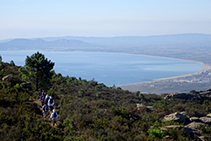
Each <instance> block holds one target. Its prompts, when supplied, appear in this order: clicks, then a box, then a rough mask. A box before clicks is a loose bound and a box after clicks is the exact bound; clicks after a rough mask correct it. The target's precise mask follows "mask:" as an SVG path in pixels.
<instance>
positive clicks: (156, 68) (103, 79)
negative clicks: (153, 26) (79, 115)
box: [0, 51, 203, 86]
mask: <svg viewBox="0 0 211 141" xmlns="http://www.w3.org/2000/svg"><path fill="white" fill-rule="evenodd" d="M34 53H36V51H1V53H0V55H1V56H2V58H3V62H8V63H9V62H10V61H11V60H13V61H14V62H15V64H16V65H19V66H24V64H25V59H26V56H27V55H28V56H31V55H32V54H34ZM40 53H42V54H44V55H45V57H46V58H47V59H48V60H51V61H52V62H55V66H54V70H55V71H56V73H61V74H62V75H63V76H67V75H68V76H70V77H76V78H79V77H81V78H82V79H87V80H91V79H93V78H94V80H96V81H98V82H99V83H104V84H105V85H107V86H112V85H123V84H132V83H140V82H147V81H152V80H154V79H160V78H167V77H173V76H180V75H185V74H190V73H195V72H198V71H200V70H202V69H203V66H202V65H200V64H198V63H196V62H191V61H183V60H176V59H169V58H162V57H152V56H143V55H133V54H120V53H106V52H79V51H73V52H46V51H43V52H40Z"/></svg>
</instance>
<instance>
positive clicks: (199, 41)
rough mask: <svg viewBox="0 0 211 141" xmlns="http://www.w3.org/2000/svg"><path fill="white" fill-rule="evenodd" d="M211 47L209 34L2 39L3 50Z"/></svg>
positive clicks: (120, 49) (0, 46)
mask: <svg viewBox="0 0 211 141" xmlns="http://www.w3.org/2000/svg"><path fill="white" fill-rule="evenodd" d="M184 47H185V48H195V47H203V48H207V47H211V35H210V34H175V35H160V36H122V37H77V36H64V37H46V38H40V39H11V40H9V39H8V40H4V41H0V50H14V49H15V50H26V49H27V50H28V49H31V50H33V49H36V50H37V49H40V50H91V51H93V50H96V51H118V52H122V51H123V52H127V51H130V52H137V50H139V49H141V50H143V48H144V49H147V48H148V49H154V48H160V49H161V48H163V49H164V48H165V49H166V48H182V49H184Z"/></svg>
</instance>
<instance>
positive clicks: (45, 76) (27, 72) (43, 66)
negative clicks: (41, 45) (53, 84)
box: [19, 52, 54, 90]
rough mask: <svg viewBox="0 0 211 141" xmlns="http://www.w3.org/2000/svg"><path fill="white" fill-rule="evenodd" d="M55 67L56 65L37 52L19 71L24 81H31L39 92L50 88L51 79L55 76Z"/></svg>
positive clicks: (28, 58) (27, 59)
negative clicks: (40, 89)
mask: <svg viewBox="0 0 211 141" xmlns="http://www.w3.org/2000/svg"><path fill="white" fill-rule="evenodd" d="M53 67H54V63H53V62H51V60H49V61H48V59H47V58H45V56H44V55H43V54H41V53H39V52H37V53H35V54H33V55H32V56H31V57H29V56H27V58H26V60H25V66H24V67H23V68H20V69H19V71H20V72H21V74H22V79H24V80H26V81H29V82H30V83H31V84H32V86H35V87H36V90H38V88H42V89H44V88H47V87H48V86H49V84H50V79H51V77H52V75H53V74H54V71H51V70H52V69H53Z"/></svg>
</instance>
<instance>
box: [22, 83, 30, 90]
mask: <svg viewBox="0 0 211 141" xmlns="http://www.w3.org/2000/svg"><path fill="white" fill-rule="evenodd" d="M21 85H22V86H23V87H24V88H29V89H31V88H32V87H31V83H28V82H26V81H22V82H21Z"/></svg>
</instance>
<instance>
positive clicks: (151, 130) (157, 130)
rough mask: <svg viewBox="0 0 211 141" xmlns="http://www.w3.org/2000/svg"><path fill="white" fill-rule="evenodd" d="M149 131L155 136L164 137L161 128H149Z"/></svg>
mask: <svg viewBox="0 0 211 141" xmlns="http://www.w3.org/2000/svg"><path fill="white" fill-rule="evenodd" d="M147 133H148V134H149V135H152V136H153V137H157V138H160V139H161V138H163V131H162V130H160V129H149V130H148V131H147Z"/></svg>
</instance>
